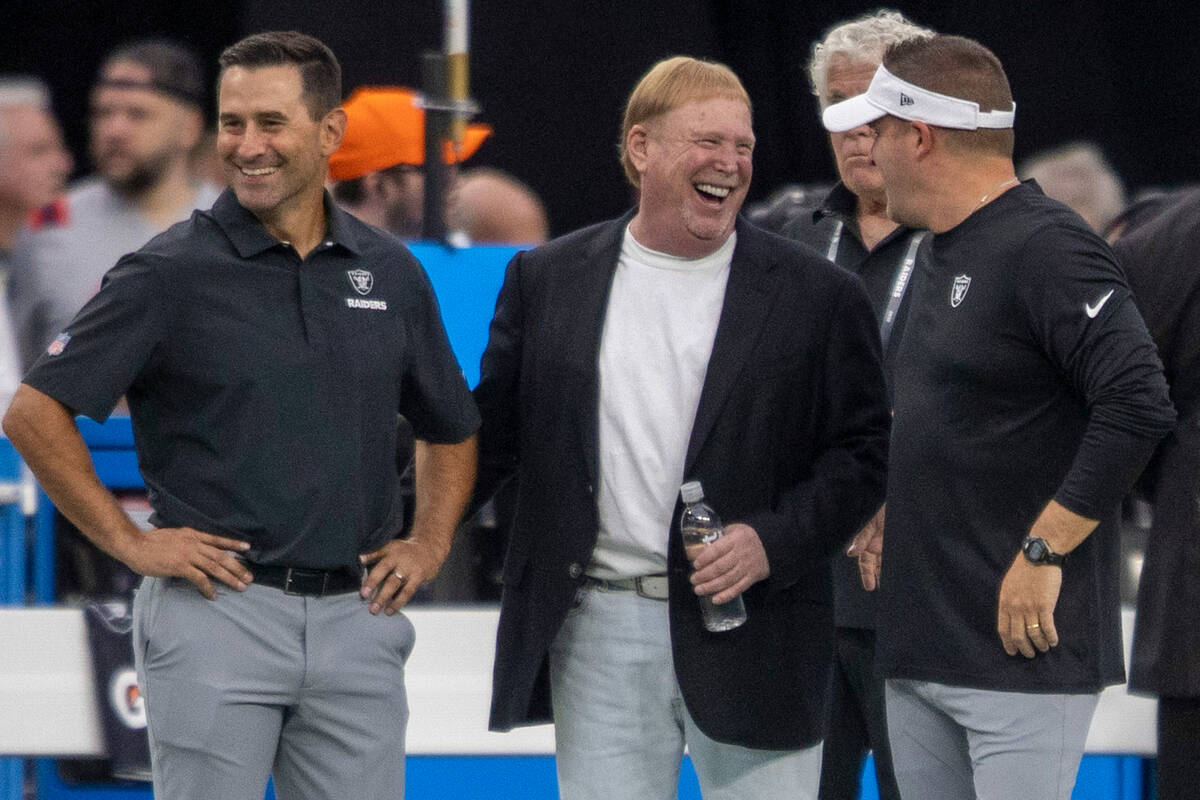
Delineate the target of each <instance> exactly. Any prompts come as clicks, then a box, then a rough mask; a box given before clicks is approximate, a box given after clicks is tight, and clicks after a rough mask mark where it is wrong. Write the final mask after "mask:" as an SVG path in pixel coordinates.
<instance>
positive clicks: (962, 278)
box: [950, 275, 971, 308]
mask: <svg viewBox="0 0 1200 800" xmlns="http://www.w3.org/2000/svg"><path fill="white" fill-rule="evenodd" d="M969 288H971V276H970V275H956V276H954V285H953V286H952V287H950V307H951V308H958V306H959V304H961V303H962V301H963V298H964V297H966V296H967V289H969Z"/></svg>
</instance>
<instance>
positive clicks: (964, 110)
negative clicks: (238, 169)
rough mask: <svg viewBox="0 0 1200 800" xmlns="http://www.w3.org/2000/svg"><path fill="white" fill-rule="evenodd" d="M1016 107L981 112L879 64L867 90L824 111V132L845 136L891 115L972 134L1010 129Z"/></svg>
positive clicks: (973, 104) (969, 102)
mask: <svg viewBox="0 0 1200 800" xmlns="http://www.w3.org/2000/svg"><path fill="white" fill-rule="evenodd" d="M1016 113H1017V104H1016V103H1013V107H1012V110H1011V111H980V110H979V104H978V103H976V102H975V101H974V100H963V99H962V98H960V97H951V96H949V95H945V94H938V93H937V92H931V91H929V90H928V89H922V88H921V87H920V86H917V85H916V84H912V83H909V82H908V81H905V80H901V79H900V78H897V77H896V76H895V75H893V74H892V73H890V72H888V71H887V70H886V69H884V67H883V65H882V64H880V65H879V69H877V70H875V77H873V78H871V85H870V86H869V87H867V91H866V92H865V93H863V94H860V95H858V96H857V97H851V98H850V99H849V100H843V101H842V102H840V103H834V104H833V105H831V106H829V107H828V108H826V109H825V113H823V114H822V115H821V121H822V122H823V123H824V124H825V130H827V131H830V132H832V133H844V132H845V131H848V130H853V129H854V128H857V127H858V126H859V125H866V124H867V123H868V122H874V121H875V120H877V119H879V118H880V117H883V116H887V115H888V114H891V115H892V116H893V117H899V118H900V119H912V120H920V121H921V122H925V123H928V124H930V125H936V126H937V127H939V128H955V129H957V130H963V131H973V130H976V129H978V128H1011V127H1012V126H1013V119H1014V118H1015V117H1016Z"/></svg>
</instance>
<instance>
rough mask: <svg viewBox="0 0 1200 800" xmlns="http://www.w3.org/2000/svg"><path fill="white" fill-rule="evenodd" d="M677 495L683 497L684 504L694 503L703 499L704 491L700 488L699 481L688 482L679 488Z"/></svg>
mask: <svg viewBox="0 0 1200 800" xmlns="http://www.w3.org/2000/svg"><path fill="white" fill-rule="evenodd" d="M679 493H680V494H681V495H683V502H685V503H695V502H697V501H698V500H703V499H704V489H703V488H702V487H701V486H700V481H688V482H687V483H685V484H684V485H683V486H680V487H679Z"/></svg>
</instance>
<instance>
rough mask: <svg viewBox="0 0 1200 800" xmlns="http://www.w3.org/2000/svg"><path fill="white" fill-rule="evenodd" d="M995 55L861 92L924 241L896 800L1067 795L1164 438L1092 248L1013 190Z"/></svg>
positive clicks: (886, 616)
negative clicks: (1131, 524)
mask: <svg viewBox="0 0 1200 800" xmlns="http://www.w3.org/2000/svg"><path fill="white" fill-rule="evenodd" d="M1014 114H1015V105H1014V104H1013V102H1012V95H1011V92H1010V90H1009V86H1008V80H1007V78H1006V77H1005V75H1004V71H1003V69H1002V68H1001V66H1000V63H999V61H997V60H996V57H995V56H994V55H992V53H991V52H990V51H988V50H987V49H986V48H984V47H982V46H981V45H979V44H978V43H977V42H974V41H971V40H969V39H963V38H959V37H953V36H935V37H932V38H929V39H915V40H909V41H905V42H901V43H899V44H896V45H893V46H891V47H889V48H888V50H887V52H886V53H885V55H884V58H883V64H882V65H881V66H880V67H879V69H878V70H877V71H876V73H875V76H874V77H873V78H872V81H871V84H870V87H869V88H868V90H867V92H866V93H865V94H863V95H860V96H859V97H856V98H852V99H850V100H846V101H844V102H842V103H838V104H836V105H833V106H830V107H829V108H828V109H826V110H825V114H824V120H825V125H826V127H827V128H828V129H830V130H832V131H845V130H851V129H853V128H856V127H857V126H860V125H863V124H865V123H870V124H871V126H872V128H873V129H874V131H875V134H876V138H875V144H874V146H873V148H872V158H873V159H874V161H875V163H876V164H877V165H878V166H879V169H880V171H881V172H882V173H883V178H884V184H885V192H886V196H887V209H888V215H889V216H890V217H891V218H892V219H894V220H896V221H898V222H901V223H904V224H907V225H910V226H914V227H925V228H928V229H929V230H930V231H932V233H933V237H932V249H931V253H930V257H929V261H928V262H927V264H925V265H923V266H922V268H921V269H920V270H919V272H918V274H917V275H916V276H915V277H914V278H913V281H914V283H913V289H914V294H913V297H912V298H911V302H912V304H913V305H912V310H911V313H910V315H909V319H908V322H907V325H906V327H905V331H904V339H903V341H902V342H901V343H900V351H899V353H898V354H897V362H896V371H895V383H894V401H895V423H894V426H893V430H892V449H891V458H890V462H889V469H888V495H887V521H886V536H885V537H884V539H885V546H884V552H883V555H884V558H883V572H882V575H881V576H880V587H881V597H880V601H881V608H880V615H879V617H878V620H877V623H878V651H877V659H878V663H879V666H880V670H881V672H882V673H883V675H884V676H885V677H886V678H887V715H888V726H889V737H890V742H891V745H892V758H893V762H894V764H895V769H896V777H897V781H898V783H899V785H900V790H901V794H902V795H903V796H905V797H914V798H922V800H942V799H943V798H946V799H948V798H976V797H979V798H1010V797H1020V798H1026V799H1029V798H1036V799H1038V800H1052V799H1053V800H1067V798H1069V797H1070V795H1071V790H1072V787H1073V785H1074V782H1075V773H1076V770H1077V769H1078V765H1079V759H1080V757H1081V755H1082V751H1083V746H1084V742H1085V740H1086V737H1087V731H1088V726H1089V724H1090V721H1091V717H1092V713H1093V711H1094V710H1095V704H1096V700H1097V696H1098V693H1099V691H1100V689H1101V688H1102V687H1104V686H1106V685H1109V684H1113V683H1119V682H1120V681H1121V680H1122V678H1123V672H1124V671H1123V667H1122V659H1121V629H1120V615H1119V612H1120V606H1119V597H1118V591H1117V572H1118V569H1117V567H1118V548H1117V544H1118V542H1117V524H1116V523H1117V519H1116V512H1117V509H1118V505H1119V503H1120V500H1121V497H1122V496H1123V494H1124V493H1125V491H1126V490H1127V489H1128V488H1129V486H1130V485H1131V484H1132V482H1133V479H1134V478H1135V477H1136V476H1137V473H1138V472H1139V471H1140V470H1141V468H1142V466H1143V465H1144V464H1145V462H1146V460H1147V459H1148V458H1149V455H1150V453H1151V451H1152V450H1153V448H1154V445H1155V444H1156V442H1157V441H1158V440H1159V439H1160V438H1161V437H1162V436H1163V435H1165V434H1166V433H1167V432H1168V431H1169V430H1170V429H1171V426H1172V422H1173V420H1174V412H1173V410H1172V408H1171V404H1170V401H1169V400H1168V398H1167V393H1166V383H1165V381H1164V379H1163V374H1162V366H1161V364H1160V363H1159V361H1158V358H1157V356H1156V355H1155V351H1154V344H1153V342H1152V341H1151V340H1150V337H1149V334H1148V333H1147V331H1146V327H1145V324H1144V323H1143V322H1142V319H1141V317H1140V316H1139V315H1138V312H1137V309H1136V308H1135V307H1134V305H1133V300H1132V298H1131V296H1130V292H1129V289H1128V287H1127V286H1126V285H1125V281H1124V278H1123V277H1122V274H1121V270H1120V269H1119V267H1118V266H1117V264H1116V261H1115V260H1114V259H1113V257H1112V254H1111V252H1110V251H1109V250H1108V248H1107V246H1106V245H1105V244H1104V243H1103V242H1102V241H1101V240H1100V239H1099V238H1098V237H1097V236H1096V235H1095V234H1094V233H1092V231H1091V230H1090V229H1088V227H1087V225H1086V224H1085V223H1084V222H1083V220H1082V219H1080V218H1079V217H1078V216H1077V215H1076V214H1074V213H1073V212H1071V211H1070V210H1068V209H1067V208H1066V207H1065V206H1063V205H1061V204H1059V203H1057V202H1055V201H1053V200H1049V199H1048V198H1046V197H1044V196H1043V195H1042V194H1041V192H1040V191H1039V190H1038V189H1037V187H1036V185H1021V184H1019V183H1018V181H1017V179H1016V177H1015V173H1014V171H1013V165H1012V146H1013V136H1012V131H1011V128H1012V124H1013V118H1014Z"/></svg>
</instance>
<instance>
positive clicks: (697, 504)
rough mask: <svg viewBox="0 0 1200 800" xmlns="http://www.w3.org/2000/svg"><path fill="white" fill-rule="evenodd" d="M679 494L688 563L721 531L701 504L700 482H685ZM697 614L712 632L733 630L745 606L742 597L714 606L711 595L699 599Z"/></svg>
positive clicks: (718, 521) (713, 515) (743, 618)
mask: <svg viewBox="0 0 1200 800" xmlns="http://www.w3.org/2000/svg"><path fill="white" fill-rule="evenodd" d="M679 492H680V494H681V495H683V502H684V508H683V514H682V515H681V516H680V518H679V529H680V531H682V533H683V549H684V552H686V553H687V557H688V560H689V561H692V560H694V559H695V558H696V556H698V555H700V551H701V550H702V549H703V548H704V547H706V546H707V545H708V544H709V543H711V542H715V541H716V540H717V539H720V538H721V534H722V533H723V532H724V530H723V529H722V527H721V518H720V517H718V516H717V512H715V511H713V510H712V508H711V507H710V506H709V505H708V504H707V503H705V502H704V489H703V488H701V486H700V481H688V482H687V483H685V484H684V485H683V486H681V487H680V489H679ZM700 613H701V615H702V616H703V618H704V627H705V628H707V629H708V630H710V631H713V632H714V633H719V632H721V631H728V630H733V629H734V628H736V627H737V626H739V625H741V624H742V623H743V622H745V621H746V604H745V603H744V602H742V596H741V595H738V596H737V597H735V598H733V599H732V600H730V601H729V602H728V603H720V604H718V603H714V602H713V601H712V596H711V595H702V596H701V597H700Z"/></svg>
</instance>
